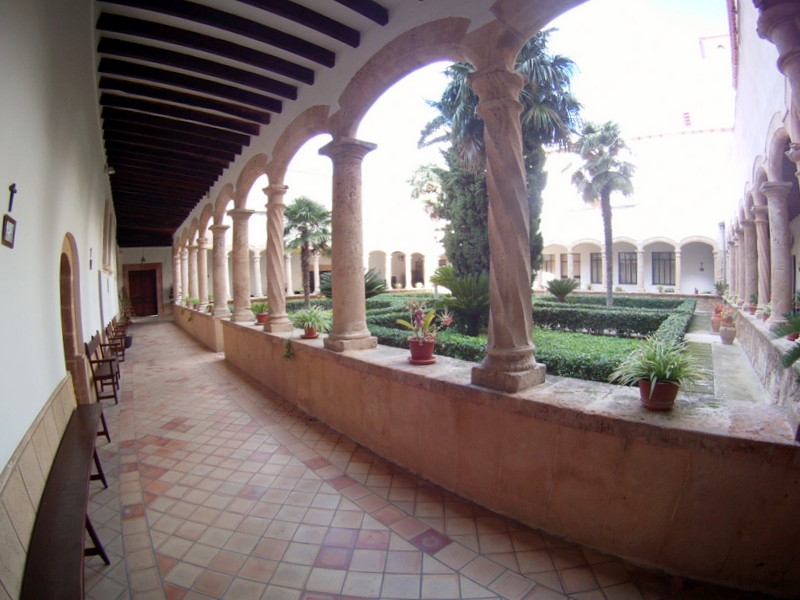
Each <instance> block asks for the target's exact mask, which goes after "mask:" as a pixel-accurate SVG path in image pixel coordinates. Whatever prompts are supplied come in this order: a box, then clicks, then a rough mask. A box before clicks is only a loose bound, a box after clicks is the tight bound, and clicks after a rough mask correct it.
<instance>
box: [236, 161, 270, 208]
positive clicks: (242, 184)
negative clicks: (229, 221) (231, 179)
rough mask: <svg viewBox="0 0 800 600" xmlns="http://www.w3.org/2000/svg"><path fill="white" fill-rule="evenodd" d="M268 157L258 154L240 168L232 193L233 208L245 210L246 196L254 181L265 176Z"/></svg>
mask: <svg viewBox="0 0 800 600" xmlns="http://www.w3.org/2000/svg"><path fill="white" fill-rule="evenodd" d="M267 164H268V157H267V155H266V154H264V153H263V152H260V153H258V154H256V155H255V156H253V157H252V158H251V159H250V160H248V161H247V164H245V165H244V167H242V170H241V172H240V173H239V177H238V178H237V179H236V186H235V188H234V192H233V205H234V208H242V209H244V208H247V206H246V204H247V194H248V193H249V192H250V188H252V187H253V184H254V183H255V182H256V179H258V178H259V177H261V176H262V175H266V174H267Z"/></svg>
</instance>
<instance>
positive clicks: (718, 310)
mask: <svg viewBox="0 0 800 600" xmlns="http://www.w3.org/2000/svg"><path fill="white" fill-rule="evenodd" d="M724 308H725V307H724V306H723V304H722V302H717V303H716V304H715V305H714V314H715V315H717V316H720V315H721V314H722V310H723V309H724Z"/></svg>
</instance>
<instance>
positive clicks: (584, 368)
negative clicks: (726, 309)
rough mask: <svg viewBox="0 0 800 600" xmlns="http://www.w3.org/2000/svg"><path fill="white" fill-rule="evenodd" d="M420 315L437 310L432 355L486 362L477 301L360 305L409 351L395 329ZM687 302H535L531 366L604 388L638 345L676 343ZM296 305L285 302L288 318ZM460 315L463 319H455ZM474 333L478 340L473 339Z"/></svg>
mask: <svg viewBox="0 0 800 600" xmlns="http://www.w3.org/2000/svg"><path fill="white" fill-rule="evenodd" d="M313 303H314V305H315V306H318V307H320V308H321V309H325V310H329V309H330V306H331V301H330V300H328V299H317V300H314V301H313ZM412 304H413V305H416V306H419V307H420V308H421V309H422V310H423V311H424V312H425V313H428V312H429V311H431V310H436V315H437V321H436V325H435V326H434V327H435V328H436V329H437V330H436V331H435V332H434V336H435V338H436V349H435V353H436V354H437V355H439V356H451V357H454V358H459V359H462V360H466V361H472V362H480V361H481V360H482V359H483V357H484V354H485V347H486V335H485V326H486V319H487V315H488V312H486V310H485V309H484V310H482V311H480V310H479V307H480V306H481V305H483V304H486V306H487V307H488V303H482V302H480V301H476V302H472V303H466V305H462V306H459V305H456V304H454V303H453V302H452V301H451V297H450V296H449V295H440V296H439V297H438V298H436V297H434V295H433V294H432V293H426V292H406V293H384V294H379V295H377V296H374V297H372V298H368V299H367V326H368V327H369V330H370V332H371V333H372V335H374V336H376V337H377V338H378V342H379V343H380V344H384V345H387V346H395V347H398V348H407V347H408V338H409V334H410V332H409V329H408V328H407V327H404V326H402V325H399V324H398V323H397V321H398V319H400V320H405V321H410V320H411V317H410V315H409V308H408V307H409V305H412ZM695 304H696V303H695V301H694V300H683V299H680V298H645V297H632V296H619V297H615V298H614V305H613V306H611V307H607V306H606V305H605V298H604V297H602V296H589V295H571V296H569V297H568V298H567V299H566V301H564V302H559V301H558V300H557V299H556V297H555V296H549V295H548V296H538V297H534V298H533V300H532V304H531V310H532V312H533V322H534V327H533V331H532V335H533V343H534V345H535V347H536V351H535V354H536V359H537V361H538V362H540V363H544V364H545V365H547V372H548V374H550V375H560V376H564V377H574V378H578V379H585V380H590V381H602V382H607V381H608V379H609V376H610V375H611V373H612V372H613V371H614V370H615V369H616V368H617V367H618V366H619V364H620V363H621V362H622V360H623V359H624V358H625V357H626V356H627V355H629V354H630V353H631V352H633V351H634V350H635V349H636V348H638V347H639V345H640V344H641V342H642V340H643V339H645V338H648V337H656V338H660V339H663V340H665V341H680V340H681V339H682V338H683V336H684V334H685V333H686V331H687V329H688V327H689V324H690V321H691V319H692V315H693V313H694V309H695ZM301 308H302V301H289V302H287V310H288V312H289V313H292V312H294V311H296V310H300V309H301ZM462 310H463V311H464V312H462ZM444 315H447V316H448V317H450V316H452V320H453V323H452V325H449V326H447V327H442V326H441V325H439V321H438V319H439V318H440V317H442V316H444ZM476 329H477V334H476V335H472V333H473V332H474V331H475V330H476Z"/></svg>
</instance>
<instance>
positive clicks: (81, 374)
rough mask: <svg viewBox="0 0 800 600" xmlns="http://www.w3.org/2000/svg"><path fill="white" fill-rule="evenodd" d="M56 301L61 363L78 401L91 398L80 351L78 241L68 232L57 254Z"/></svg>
mask: <svg viewBox="0 0 800 600" xmlns="http://www.w3.org/2000/svg"><path fill="white" fill-rule="evenodd" d="M59 261H60V263H59V282H58V289H59V301H60V307H61V310H60V312H61V340H62V344H63V348H64V364H65V366H66V369H67V372H69V374H70V377H71V378H72V385H73V388H74V390H75V397H76V398H77V400H78V402H79V403H81V404H87V403H89V402H91V396H90V393H89V389H90V388H89V371H88V367H89V365H88V363H87V360H88V359H87V357H86V355H85V353H84V352H83V341H84V338H83V325H82V323H81V310H80V307H81V298H80V295H81V291H80V290H81V286H80V269H79V268H78V245H77V244H76V243H75V238H74V237H73V236H72V234H69V233H68V234H66V235H65V236H64V240H63V242H62V244H61V254H60V257H59Z"/></svg>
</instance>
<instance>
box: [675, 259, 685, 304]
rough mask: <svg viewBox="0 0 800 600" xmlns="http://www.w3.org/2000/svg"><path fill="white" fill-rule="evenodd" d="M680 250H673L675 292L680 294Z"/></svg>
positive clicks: (681, 270) (681, 269)
mask: <svg viewBox="0 0 800 600" xmlns="http://www.w3.org/2000/svg"><path fill="white" fill-rule="evenodd" d="M681 262H683V261H682V260H681V251H680V250H675V293H676V294H681V293H683V292H682V291H681V276H682V272H683V268H682V265H681Z"/></svg>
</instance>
